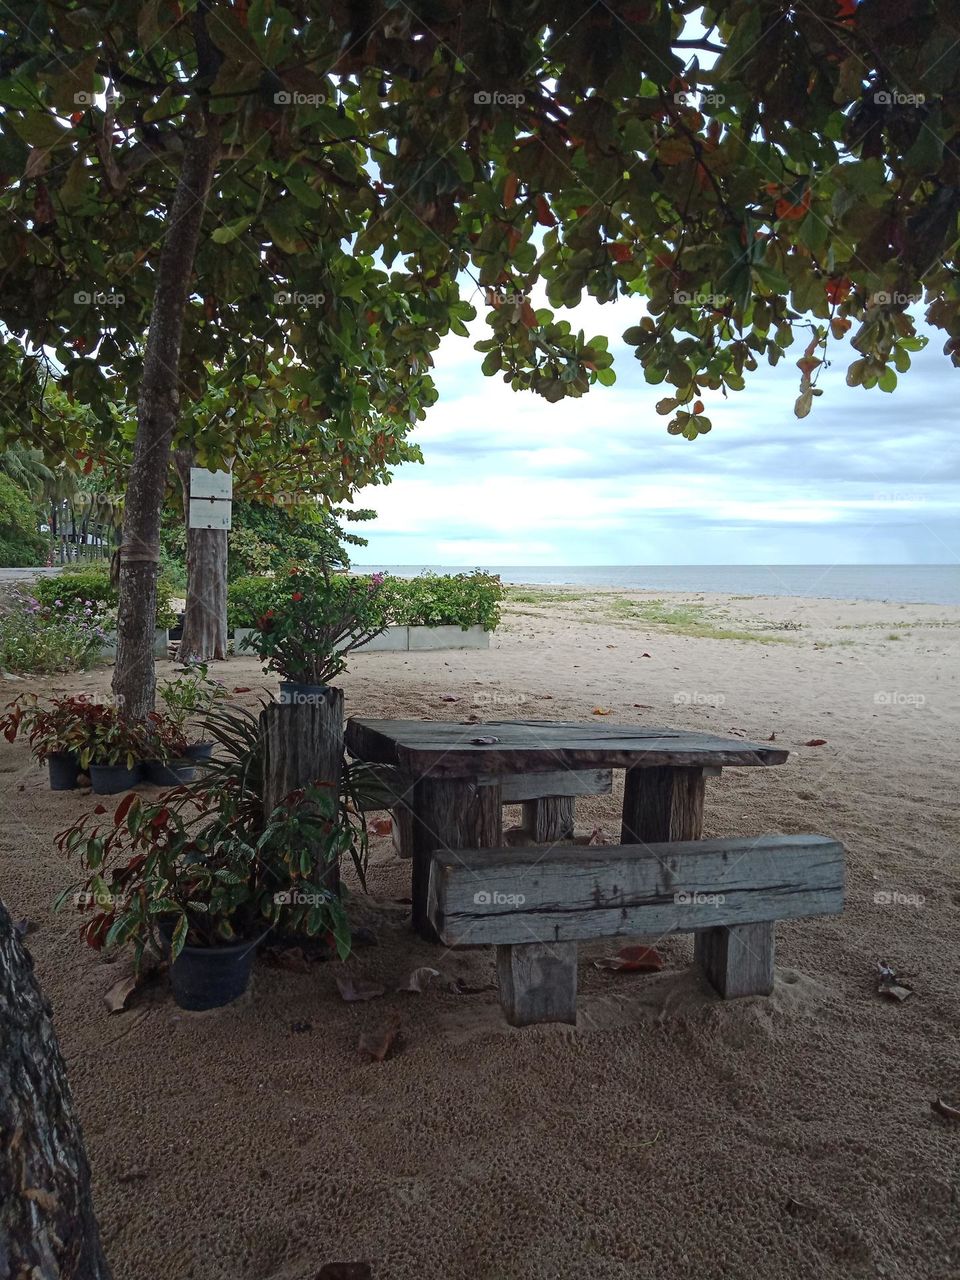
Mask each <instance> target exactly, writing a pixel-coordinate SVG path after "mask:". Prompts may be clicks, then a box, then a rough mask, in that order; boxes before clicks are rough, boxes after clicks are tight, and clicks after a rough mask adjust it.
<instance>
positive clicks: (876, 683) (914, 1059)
mask: <svg viewBox="0 0 960 1280" xmlns="http://www.w3.org/2000/svg"><path fill="white" fill-rule="evenodd" d="M958 653H960V607H953V606H949V607H948V606H939V605H901V604H895V603H893V604H883V603H872V602H871V603H867V602H846V603H845V602H837V601H818V600H800V599H790V598H764V597H734V596H704V595H679V594H673V595H662V594H658V595H656V596H653V595H651V594H649V593H647V594H644V593H642V592H616V591H587V590H583V589H579V590H572V589H563V588H549V589H545V588H529V589H514V590H513V591H512V592H511V601H510V603H509V605H508V607H507V609H506V611H505V617H504V622H503V625H502V626H501V627H500V629H499V630H498V631H497V632H496V633H495V635H494V637H493V641H492V644H491V648H490V649H489V651H484V652H437V653H423V654H420V653H396V654H393V653H376V654H359V655H356V656H355V657H354V659H353V661H352V663H351V666H350V670H349V671H348V672H347V673H346V674H345V675H344V677H343V678H342V685H343V688H344V690H345V694H346V706H347V714H348V715H368V716H397V717H417V718H423V719H451V720H463V719H466V718H467V717H468V716H470V715H479V716H481V717H483V718H485V719H498V718H499V719H510V718H531V719H557V720H578V719H579V720H591V719H592V718H593V716H594V714H595V712H597V711H598V710H600V711H605V712H609V716H608V718H607V719H608V723H617V722H622V723H624V724H631V725H636V724H651V725H673V726H680V727H685V728H694V729H709V730H712V731H714V732H717V733H720V734H726V735H732V736H743V737H744V738H749V739H755V740H758V741H765V740H769V739H771V738H773V740H774V741H775V742H776V743H777V744H778V745H779V746H782V747H785V748H787V749H789V751H790V753H791V754H790V758H789V761H788V763H787V764H785V765H783V766H780V767H777V768H770V769H742V770H739V771H738V770H737V769H729V770H724V773H723V775H722V777H720V778H716V779H711V780H710V781H709V782H708V784H707V808H706V832H705V834H707V835H740V834H758V833H761V832H819V833H823V834H827V835H832V836H835V837H836V838H838V839H840V840H842V841H843V842H844V844H845V846H846V850H847V891H846V893H847V900H846V909H845V912H844V914H843V915H842V916H838V917H830V918H825V919H813V920H805V921H800V922H795V923H785V924H782V925H780V926H779V929H778V935H777V940H778V949H777V980H776V988H775V991H774V994H773V995H772V996H771V997H769V998H759V997H751V998H747V999H744V1000H740V1001H730V1002H723V1001H721V1000H720V999H719V998H718V997H716V996H715V995H714V994H713V993H712V992H711V991H710V990H709V989H708V988H707V987H706V985H705V984H704V983H703V982H702V980H701V979H700V978H699V977H698V975H697V973H696V971H694V970H693V969H692V968H691V967H690V964H691V960H692V954H693V945H692V939H691V938H689V937H679V938H670V939H667V940H666V941H664V942H663V944H662V945H661V947H660V950H661V951H662V954H663V956H664V958H665V960H666V967H665V969H664V970H663V972H661V973H658V974H653V975H647V974H617V973H610V972H602V971H598V970H597V969H596V968H595V967H594V965H593V963H592V961H593V960H594V959H595V958H596V957H597V956H600V955H603V954H607V953H610V952H612V951H615V950H616V949H617V947H618V946H619V945H620V942H619V941H611V942H607V943H602V942H601V943H597V944H591V945H589V946H587V945H584V946H582V947H581V949H580V970H579V981H580V993H581V994H580V999H579V1019H578V1024H577V1026H576V1028H573V1027H559V1026H555V1027H545V1028H526V1029H522V1030H519V1029H513V1028H510V1027H509V1026H507V1025H506V1023H505V1022H504V1020H503V1017H502V1014H501V1011H500V1008H499V1005H498V1002H497V993H496V990H495V989H494V981H495V974H494V961H493V953H492V951H489V950H468V951H463V952H457V953H456V954H454V953H449V952H445V951H444V950H443V949H442V948H437V947H433V946H430V945H429V944H427V943H425V942H422V941H420V940H418V939H417V938H415V937H414V935H413V934H412V933H411V932H410V930H409V926H408V919H407V916H408V910H409V908H408V906H407V905H406V903H405V901H404V900H405V899H406V900H408V899H409V864H408V863H407V862H404V861H402V860H400V859H398V858H397V857H396V855H395V854H394V852H393V849H392V845H391V841H390V839H389V837H379V838H375V839H372V841H371V866H370V873H369V889H370V896H369V898H364V897H363V896H360V895H358V896H357V897H356V898H355V899H354V904H355V917H356V919H357V921H358V922H359V923H361V924H363V925H365V926H366V927H367V928H368V929H370V930H372V932H373V934H374V935H375V936H376V939H377V945H376V946H369V947H364V948H363V949H360V950H358V951H357V952H356V953H355V955H354V957H353V958H352V959H351V960H350V961H349V967H350V968H351V970H353V971H354V972H355V973H356V974H358V975H360V976H362V977H364V978H367V979H371V980H374V981H376V982H379V983H381V984H382V985H383V986H385V987H386V988H387V994H386V995H384V996H382V997H381V998H379V999H376V1000H372V1001H370V1002H368V1003H361V1004H348V1003H345V1002H344V1001H343V1000H342V999H341V997H340V994H339V993H338V989H337V985H336V975H337V973H338V972H339V971H341V970H342V966H341V965H339V963H333V962H330V963H317V964H314V965H312V966H310V967H309V968H308V969H307V970H306V971H303V972H294V971H288V970H286V969H283V970H281V969H277V968H271V967H268V966H267V965H265V964H262V963H258V966H257V968H256V971H255V977H254V981H253V985H252V988H251V990H250V991H249V992H248V994H247V995H246V996H245V997H244V998H243V999H242V1000H241V1001H239V1002H238V1003H236V1004H234V1005H232V1006H230V1007H228V1008H226V1009H222V1010H217V1011H213V1012H210V1013H204V1014H190V1013H185V1012H183V1011H181V1010H179V1009H177V1007H176V1006H175V1005H174V1003H173V1001H172V999H171V997H170V994H169V990H168V989H167V986H166V984H165V983H164V982H159V983H157V984H154V985H153V986H151V987H148V988H146V989H144V991H143V992H142V993H141V994H140V995H139V998H138V999H137V1000H136V1001H135V1003H134V1004H133V1005H132V1007H131V1008H130V1009H128V1010H127V1011H125V1012H122V1013H117V1014H111V1013H109V1012H108V1010H107V1008H106V1007H105V1005H104V1000H103V997H104V993H105V992H106V991H107V989H108V988H109V987H110V986H111V985H112V984H113V983H114V982H116V980H117V978H118V977H119V976H121V975H122V974H123V973H124V972H127V971H128V970H129V968H130V962H129V960H128V959H127V957H125V956H121V957H120V958H118V959H117V960H116V961H115V962H114V963H107V962H105V960H104V959H103V958H102V957H100V956H98V955H97V954H96V953H94V952H93V951H91V950H89V949H88V948H87V947H85V946H84V945H82V944H81V942H80V940H79V937H78V932H77V921H76V919H75V918H72V917H71V916H70V915H69V914H61V915H59V916H57V915H54V914H53V911H52V900H53V897H54V895H55V893H56V892H57V891H58V890H59V889H60V888H61V887H62V886H63V885H64V884H66V883H69V882H70V880H71V879H72V878H73V869H72V868H71V867H70V866H69V864H67V863H65V861H64V860H63V859H62V857H61V856H60V854H59V853H58V852H57V850H56V849H55V847H54V843H53V836H54V833H55V832H57V831H59V830H61V829H62V828H63V827H65V826H67V825H68V824H69V823H70V822H71V821H72V819H73V817H74V816H75V815H76V813H77V811H78V800H77V797H76V795H75V794H71V793H54V792H51V791H50V790H49V789H48V788H47V783H46V777H45V775H44V773H43V772H41V771H40V770H39V769H38V768H37V767H36V766H35V765H34V764H33V762H32V761H31V760H30V758H29V756H28V753H27V750H26V747H25V746H24V745H23V744H22V743H16V744H14V745H12V746H11V745H9V744H7V743H5V742H0V772H2V779H0V788H2V796H3V814H4V816H3V828H2V840H0V877H2V879H0V884H2V891H3V897H4V900H5V902H6V903H7V905H8V907H9V909H10V912H11V915H12V916H13V917H14V918H15V919H16V918H22V917H26V918H28V919H29V920H30V921H32V922H33V923H34V925H35V926H36V927H35V929H34V931H33V932H31V933H30V935H29V937H28V939H27V944H28V946H29V948H30V950H31V952H32V954H33V956H34V959H35V964H36V969H37V973H38V976H39V979H40V982H41V984H42V987H43V989H44V991H45V993H46V994H47V996H48V997H49V999H50V1001H51V1003H52V1005H53V1010H54V1019H55V1025H56V1029H57V1033H58V1035H59V1039H60V1044H61V1047H62V1050H63V1053H64V1056H65V1058H66V1061H67V1066H68V1071H69V1078H70V1082H71V1085H72V1088H73V1092H74V1097H75V1100H76V1103H77V1106H78V1109H79V1112H80V1116H81V1119H82V1123H83V1126H84V1132H85V1137H86V1142H87V1148H88V1151H89V1155H90V1160H91V1164H92V1169H93V1176H94V1198H95V1204H96V1208H97V1211H98V1214H99V1217H100V1221H101V1225H102V1229H103V1235H104V1243H105V1248H106V1252H107V1255H108V1257H109V1258H110V1260H111V1262H112V1264H113V1267H114V1274H115V1277H116V1280H171V1278H172V1277H177V1278H178V1280H314V1278H315V1277H316V1276H317V1274H318V1272H319V1271H320V1269H321V1267H322V1266H323V1265H324V1264H326V1263H329V1262H333V1261H341V1262H349V1261H367V1262H369V1263H370V1264H371V1265H372V1274H373V1276H374V1277H376V1280H555V1278H557V1277H562V1278H563V1280H567V1278H569V1280H684V1278H686V1277H690V1278H691V1280H694V1278H696V1280H706V1278H708V1277H725V1278H726V1277H729V1278H730V1280H734V1278H736V1280H742V1278H746V1277H749V1278H750V1280H783V1278H784V1277H791V1278H792V1277H798V1278H803V1280H806V1278H808V1277H809V1278H810V1280H821V1278H822V1280H828V1278H829V1280H834V1278H835V1280H841V1278H843V1280H846V1278H848V1277H864V1278H868V1277H870V1278H872V1277H888V1278H889V1277H898V1278H902V1280H944V1278H945V1277H947V1276H951V1275H957V1274H960V1212H958V1201H960V1124H958V1123H957V1122H951V1121H950V1120H948V1119H945V1118H942V1117H941V1116H939V1115H937V1114H935V1113H934V1112H932V1111H931V1107H930V1103H931V1100H933V1099H935V1098H936V1097H938V1096H943V1097H945V1098H947V1099H952V1100H953V1102H954V1105H958V1104H960V1038H958V1023H960V1003H958V997H960V946H958V943H960V819H958V806H957V795H958V788H957V750H958V739H960V732H958V731H960V662H958ZM164 668H167V669H169V664H161V673H162V671H163V669H164ZM110 674H111V673H110V669H109V668H107V667H104V668H100V669H98V670H97V671H94V672H91V673H88V674H86V675H81V676H78V677H63V678H59V679H39V678H33V677H31V678H29V679H21V680H13V679H7V678H4V679H0V702H2V703H6V702H8V701H9V700H10V699H11V698H12V697H14V696H15V695H16V694H17V693H20V692H22V691H23V690H24V689H25V688H27V687H28V686H29V687H35V688H38V689H41V690H43V691H51V690H53V689H57V690H63V691H70V692H84V691H94V690H98V689H99V690H103V691H106V690H107V689H108V688H109V681H110ZM216 674H217V675H218V676H219V678H221V679H223V680H224V681H225V683H226V684H227V687H228V688H230V689H233V688H235V687H240V688H247V689H248V690H249V691H248V692H245V693H242V694H238V695H237V700H238V701H240V702H242V703H244V704H245V705H248V706H254V705H255V704H256V702H257V699H258V697H259V696H261V695H264V696H269V695H272V693H273V691H274V689H275V688H276V681H275V679H274V678H273V677H265V676H263V675H262V674H261V669H260V664H259V663H258V662H257V661H256V660H254V659H250V658H233V659H231V660H230V661H229V662H227V663H225V664H222V665H220V664H218V667H217V671H216ZM444 695H450V696H452V697H453V698H455V699H456V701H449V700H446V699H445V697H444ZM773 735H775V737H773ZM818 739H822V740H824V741H823V745H820V746H809V745H805V744H808V743H810V742H811V741H813V740H818ZM620 800H621V790H620V787H619V782H618V780H615V789H614V793H613V795H611V796H604V797H598V798H595V799H589V800H583V801H581V802H579V803H578V810H577V812H578V825H579V826H581V827H582V828H583V829H584V830H587V831H589V830H591V829H593V828H594V827H600V828H601V829H602V830H603V831H604V832H606V833H607V834H608V835H609V836H611V837H612V838H613V839H616V838H617V835H618V831H619V805H620ZM84 803H89V804H90V805H92V804H93V803H94V801H93V800H89V801H85V802H84ZM105 803H106V804H107V805H108V806H112V805H113V804H114V803H115V801H114V799H112V798H106V800H105ZM506 816H507V819H508V820H509V819H512V818H514V817H515V813H514V812H513V811H508V813H507V815H506ZM880 960H883V961H885V962H887V963H888V964H890V965H892V966H893V967H894V968H895V969H896V970H897V972H898V974H899V975H900V977H901V978H902V980H903V981H904V982H905V983H906V984H907V985H908V986H910V987H912V988H913V994H912V996H911V997H910V998H909V999H907V1000H905V1001H904V1002H903V1003H896V1002H894V1001H890V1000H886V999H883V998H881V997H880V996H879V995H878V994H877V992H876V967H877V963H878V961H880ZM422 965H431V966H433V967H435V968H437V969H439V970H440V971H441V978H440V979H438V980H436V981H435V982H434V984H433V985H432V986H431V987H430V989H428V990H427V991H425V992H424V993H423V994H412V993H400V992H397V991H396V988H397V987H398V986H399V985H401V984H402V983H403V982H404V980H405V979H406V978H407V976H408V975H409V973H410V972H411V971H412V970H413V969H415V968H417V967H418V966H422ZM457 979H460V980H461V981H460V983H459V985H458V983H457ZM394 1014H396V1015H399V1017H400V1019H401V1028H402V1029H401V1040H400V1044H399V1049H398V1052H397V1053H396V1054H395V1055H394V1056H392V1057H391V1058H389V1059H388V1060H387V1061H385V1062H382V1063H378V1062H371V1061H369V1060H364V1059H363V1058H362V1057H361V1056H360V1054H359V1053H358V1047H357V1043H358V1039H359V1037H360V1035H361V1034H362V1033H364V1032H368V1031H375V1030H376V1029H378V1028H380V1027H382V1026H383V1025H384V1024H386V1023H387V1022H389V1020H390V1018H391V1016H392V1015H394Z"/></svg>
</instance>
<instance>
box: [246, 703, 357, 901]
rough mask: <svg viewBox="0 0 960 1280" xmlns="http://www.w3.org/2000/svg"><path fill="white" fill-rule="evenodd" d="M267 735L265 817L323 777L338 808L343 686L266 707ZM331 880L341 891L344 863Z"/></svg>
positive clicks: (263, 734) (331, 885) (262, 720)
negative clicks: (292, 794)
mask: <svg viewBox="0 0 960 1280" xmlns="http://www.w3.org/2000/svg"><path fill="white" fill-rule="evenodd" d="M260 734H261V738H262V741H263V810H264V819H265V820H266V819H267V818H269V816H270V814H271V813H272V812H273V810H274V809H275V808H276V807H277V806H278V805H279V804H280V803H281V802H282V800H283V798H284V796H287V795H289V794H290V792H291V791H296V790H297V789H298V788H299V787H306V786H310V785H311V784H313V783H317V784H320V785H323V786H327V787H329V788H330V795H331V797H332V799H333V802H334V808H335V811H338V809H339V804H340V779H341V774H342V772H343V690H342V689H331V688H326V689H324V690H323V692H322V693H320V694H310V695H309V696H308V697H305V698H304V700H303V701H299V702H290V703H280V702H272V703H271V704H270V705H269V706H268V707H264V709H263V711H262V712H261V713H260ZM325 884H326V886H327V887H328V888H329V889H332V890H333V891H334V892H339V887H340V875H339V868H338V867H336V866H334V867H332V868H331V870H330V874H329V876H328V877H327V878H326V879H325Z"/></svg>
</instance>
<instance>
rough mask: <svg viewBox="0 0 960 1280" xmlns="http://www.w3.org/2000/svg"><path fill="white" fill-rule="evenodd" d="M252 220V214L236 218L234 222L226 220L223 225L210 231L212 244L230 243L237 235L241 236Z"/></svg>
mask: <svg viewBox="0 0 960 1280" xmlns="http://www.w3.org/2000/svg"><path fill="white" fill-rule="evenodd" d="M252 222H253V215H252V214H250V215H248V216H247V217H245V218H237V220H236V221H235V222H228V223H227V225H226V226H224V227H216V228H215V229H214V230H213V231H212V232H211V233H210V239H211V240H212V241H213V242H214V244H230V243H231V242H232V241H234V240H236V238H237V237H238V236H242V235H243V233H244V231H246V230H247V228H248V227H249V226H250V225H251V223H252Z"/></svg>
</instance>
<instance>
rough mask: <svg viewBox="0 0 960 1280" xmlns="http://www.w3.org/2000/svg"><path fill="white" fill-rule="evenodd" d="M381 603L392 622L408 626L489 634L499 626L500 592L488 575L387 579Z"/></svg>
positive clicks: (493, 577) (478, 572) (500, 587)
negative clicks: (475, 629) (468, 629)
mask: <svg viewBox="0 0 960 1280" xmlns="http://www.w3.org/2000/svg"><path fill="white" fill-rule="evenodd" d="M383 594H384V598H385V601H386V602H387V604H388V608H389V611H390V614H391V617H392V620H393V621H394V622H398V623H400V624H401V625H403V624H408V625H409V626H427V627H441V626H460V627H464V628H466V627H474V626H480V627H483V628H484V629H485V630H487V631H493V630H494V628H495V627H497V626H498V625H499V622H500V609H501V605H502V603H503V599H504V588H503V584H502V583H501V581H500V579H499V578H498V577H497V576H496V575H495V574H491V573H484V572H482V571H481V570H479V569H478V570H476V571H475V572H474V573H457V574H434V573H425V574H421V575H420V576H419V577H416V578H387V579H386V580H385V581H384V584H383Z"/></svg>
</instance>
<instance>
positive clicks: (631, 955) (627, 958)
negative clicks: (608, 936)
mask: <svg viewBox="0 0 960 1280" xmlns="http://www.w3.org/2000/svg"><path fill="white" fill-rule="evenodd" d="M593 967H594V968H595V969H614V970H619V971H620V972H622V973H658V972H659V971H660V970H661V969H662V968H663V956H662V955H661V954H660V952H659V951H657V949H656V948H655V947H640V946H637V947H622V948H621V949H620V950H619V951H618V952H617V954H616V955H615V956H603V957H602V959H600V960H594V962H593Z"/></svg>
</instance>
